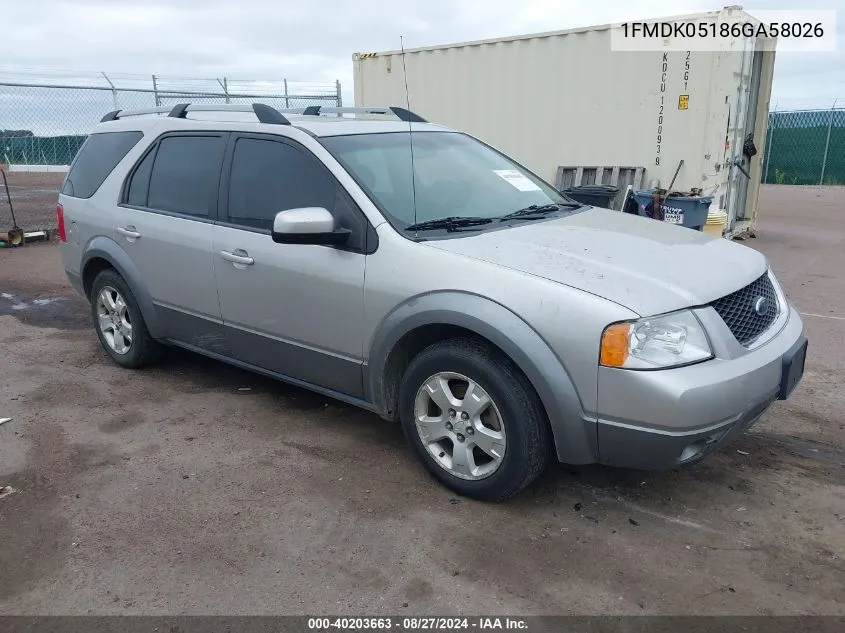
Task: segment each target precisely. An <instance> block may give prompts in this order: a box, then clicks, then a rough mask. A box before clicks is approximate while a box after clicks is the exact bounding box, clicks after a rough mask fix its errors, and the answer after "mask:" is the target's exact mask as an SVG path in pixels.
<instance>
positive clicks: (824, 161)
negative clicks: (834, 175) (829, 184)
mask: <svg viewBox="0 0 845 633" xmlns="http://www.w3.org/2000/svg"><path fill="white" fill-rule="evenodd" d="M835 110H836V99H834V100H833V106H831V108H830V119H829V120H828V122H827V140H825V142H824V158H822V175H821V176H820V177H819V184H820V185H823V184H824V170H825V167H827V150H828V148H829V147H830V129H831V128H832V127H833V114H834V112H835Z"/></svg>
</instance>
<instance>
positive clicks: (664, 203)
mask: <svg viewBox="0 0 845 633" xmlns="http://www.w3.org/2000/svg"><path fill="white" fill-rule="evenodd" d="M653 194H654V189H634V190H632V191H631V197H632V198H633V199H634V200H635V201H636V203H637V213H639V214H640V215H643V216H646V217H650V218H653V217H654V197H653ZM711 202H713V196H672V197H669V198H666V199H662V200H661V203H660V216H659V217H661V218H663V221H664V222H667V223H669V224H678V225H680V226H685V227H687V228H688V229H695V230H697V231H701V230H702V229H703V227H704V225H705V224H706V223H707V211H708V209H709V208H710V203H711Z"/></svg>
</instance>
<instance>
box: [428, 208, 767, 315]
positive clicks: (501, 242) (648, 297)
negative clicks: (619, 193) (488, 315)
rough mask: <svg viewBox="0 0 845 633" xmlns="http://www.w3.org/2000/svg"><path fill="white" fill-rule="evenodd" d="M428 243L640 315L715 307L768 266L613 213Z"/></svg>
mask: <svg viewBox="0 0 845 633" xmlns="http://www.w3.org/2000/svg"><path fill="white" fill-rule="evenodd" d="M426 244H427V245H429V246H431V247H434V248H437V249H441V250H444V251H450V252H453V253H457V254H460V255H464V256H466V257H472V258H474V259H478V260H482V261H485V262H489V263H491V264H496V265H499V266H506V267H507V268H511V269H514V270H519V271H521V272H524V273H527V274H529V275H535V276H537V277H542V278H544V279H549V280H551V281H555V282H558V283H561V284H565V285H567V286H571V287H573V288H578V289H579V290H583V291H586V292H589V293H592V294H595V295H598V296H600V297H603V298H605V299H609V300H610V301H614V302H616V303H619V304H621V305H623V306H625V307H627V308H629V309H631V310H633V311H634V312H636V313H637V314H639V315H641V316H647V315H650V314H661V313H663V312H670V311H672V310H678V309H681V308H684V307H690V306H697V305H703V304H706V303H709V302H711V301H713V300H715V299H718V298H720V297H723V296H724V295H726V294H729V293H731V292H733V291H734V290H738V289H739V288H741V287H743V286H745V285H747V284H749V283H751V282H752V281H754V280H755V279H757V278H758V277H760V275H762V274H763V273H764V272H765V271H766V268H767V261H766V258H765V257H764V256H763V255H761V254H760V253H758V252H757V251H755V250H753V249H751V248H747V247H745V246H741V245H739V244H735V243H733V242H731V241H729V240H725V239H721V238H718V237H712V236H710V235H707V234H705V233H702V232H700V231H694V230H692V229H686V228H683V227H678V226H672V225H669V224H666V223H664V222H657V221H655V220H651V219H647V218H641V217H639V216H636V215H631V214H625V213H621V212H619V211H610V210H608V209H599V208H595V207H593V208H590V209H587V210H585V211H581V212H579V213H575V214H573V215H570V216H564V217H560V218H556V219H553V220H535V221H526V222H525V223H524V224H519V225H516V226H511V227H510V228H507V229H502V230H493V231H486V232H481V233H478V234H472V235H465V236H464V235H462V236H461V237H459V238H457V239H445V240H432V241H429V242H426Z"/></svg>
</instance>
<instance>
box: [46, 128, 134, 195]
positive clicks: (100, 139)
mask: <svg viewBox="0 0 845 633" xmlns="http://www.w3.org/2000/svg"><path fill="white" fill-rule="evenodd" d="M143 136H144V135H143V134H142V133H141V132H100V133H97V134H92V135H91V136H89V137H88V138H87V139H86V140H85V143H83V144H82V147H81V148H80V149H79V154H78V155H77V157H76V159H74V161H73V166H72V167H71V168H70V171H69V172H68V175H67V177H66V178H65V182H64V185H63V186H62V193H63V194H64V195H66V196H72V197H74V198H90V197H91V196H93V195H94V194H95V193H96V192H97V189H99V188H100V185H102V184H103V182H104V181H105V179H106V178H108V176H109V174H110V173H111V172H112V171H113V170H114V168H115V167H117V164H118V163H119V162H120V161H122V160H123V157H124V156H126V154H128V153H129V150H130V149H132V148H133V147H135V144H136V143H137V142H138V141H140V140H141V138H142V137H143Z"/></svg>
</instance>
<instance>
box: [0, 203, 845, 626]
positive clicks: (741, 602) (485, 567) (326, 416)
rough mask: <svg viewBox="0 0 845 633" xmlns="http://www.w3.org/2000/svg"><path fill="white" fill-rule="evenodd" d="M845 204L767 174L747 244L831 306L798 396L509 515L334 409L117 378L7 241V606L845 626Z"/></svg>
mask: <svg viewBox="0 0 845 633" xmlns="http://www.w3.org/2000/svg"><path fill="white" fill-rule="evenodd" d="M50 204H52V201H51V202H50ZM843 208H845V189H837V188H825V189H820V188H819V189H817V188H801V187H786V186H780V187H767V188H765V189H764V192H763V195H762V201H761V209H762V211H761V221H760V230H759V233H758V238H757V239H751V240H747V241H746V242H744V243H745V244H746V245H747V246H750V247H752V248H756V249H759V250H761V251H763V252H764V253H766V254H767V255H768V256H769V257H770V259H771V261H772V264H773V266H774V268H775V269H776V272H777V273H778V275H779V278H780V279H781V281H782V283H783V284H784V286H785V287H786V289H787V291H788V293H789V294H790V297H791V299H792V300H793V301H794V302H795V303H796V304H797V305H798V307H799V309H800V311H801V312H803V313H806V314H808V315H817V316H806V317H805V322H806V326H807V329H808V334H809V337H810V345H811V346H810V354H809V357H808V361H807V370H806V374H805V377H804V380H803V382H802V383H801V385H800V386H799V387H798V389H797V390H796V392H795V393H794V395H793V397H792V398H791V399H790V400H788V401H786V402H780V403H777V404H776V405H775V406H774V407H773V408H772V409H771V410H770V411H769V412H768V413H767V414H766V415H765V416H764V418H763V419H762V420H761V421H760V423H758V424H757V425H756V426H755V427H753V429H752V430H751V432H749V433H748V434H746V435H745V436H743V437H742V438H740V439H739V441H738V442H737V443H736V444H734V445H732V446H730V447H727V448H725V449H723V450H722V451H721V452H719V453H717V454H715V455H712V456H710V457H709V458H708V459H706V460H705V461H704V462H703V463H701V464H700V465H698V466H696V467H692V468H688V469H683V470H677V471H670V472H661V473H642V472H635V471H627V470H618V469H610V468H604V467H598V466H594V467H586V468H568V467H565V466H557V467H555V468H553V469H552V470H551V471H550V472H549V473H547V474H546V475H545V476H543V477H542V478H541V479H540V480H539V481H538V482H537V483H536V484H535V485H533V486H532V487H531V488H530V489H529V490H527V491H526V492H525V493H524V494H522V495H520V496H519V497H518V498H516V499H513V500H511V501H509V502H507V503H503V504H497V505H493V504H483V503H477V502H474V501H470V500H467V499H460V498H457V497H455V495H453V494H452V493H450V492H449V491H448V490H446V489H444V488H442V487H440V486H439V485H437V484H436V483H435V482H434V481H433V480H432V479H431V478H430V477H429V476H428V475H427V474H426V473H425V471H424V470H423V469H422V467H421V466H419V465H417V463H416V462H414V461H413V460H412V458H411V455H410V452H409V450H408V448H407V447H406V445H405V442H404V439H403V437H402V433H401V431H400V429H399V427H398V426H397V425H392V424H390V423H387V422H384V421H382V420H381V419H379V418H377V417H376V416H374V415H371V414H369V413H366V412H363V411H359V410H357V409H354V408H352V407H349V406H346V405H344V404H341V403H339V402H336V401H332V400H327V399H325V398H323V397H321V396H317V395H314V394H311V393H309V392H306V391H303V390H300V389H296V388H292V387H288V386H286V385H284V384H280V383H276V382H273V381H270V380H266V379H264V378H261V377H258V376H255V375H252V374H249V373H247V372H244V371H240V370H237V369H234V368H231V367H228V366H226V365H223V364H220V363H217V362H213V361H209V360H205V359H203V358H200V357H198V356H194V355H191V354H188V353H182V352H177V351H174V352H173V353H172V354H170V355H169V357H168V358H167V360H166V361H164V362H163V364H161V365H159V366H157V367H154V368H150V369H147V370H143V371H134V372H133V371H128V370H123V369H120V368H119V367H117V366H115V365H114V364H113V363H111V362H110V361H109V360H108V358H107V357H106V355H105V353H104V352H103V351H102V350H101V349H100V347H99V344H98V342H97V339H96V336H95V334H94V331H93V329H92V327H91V325H90V323H89V321H90V319H89V316H88V311H87V305H86V304H85V303H84V302H83V300H82V299H80V298H79V297H78V296H76V295H75V294H73V292H72V291H71V289H70V288H69V286H68V284H67V282H66V280H65V278H64V275H63V271H62V270H61V265H60V261H59V256H58V249H57V248H56V247H55V245H53V244H49V243H42V244H32V245H29V246H26V247H24V248H22V249H14V250H11V249H6V250H0V291H2V292H3V293H5V294H4V295H2V296H0V349H2V350H3V360H2V361H0V417H11V418H12V420H11V421H10V422H8V423H6V424H3V425H2V426H0V486H10V487H11V489H12V491H11V492H10V493H8V492H7V493H6V494H5V495H4V496H0V570H2V572H0V578H2V582H0V613H4V614H142V613H143V614H176V613H180V614H302V613H309V614H315V613H316V614H320V613H348V614H352V613H355V614H399V615H401V614H403V613H408V614H422V613H441V614H442V613H450V612H451V613H462V614H479V613H503V614H504V613H509V614H830V615H834V614H835V615H842V614H845V561H843V558H845V416H843V412H845V396H843V393H842V390H841V385H842V384H843V380H845V360H843V359H844V358H845V357H843V355H842V353H841V350H842V348H843V340H844V339H845V282H843V273H842V271H843V270H845V213H843ZM0 494H2V493H0Z"/></svg>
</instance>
